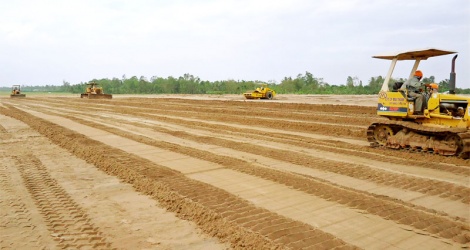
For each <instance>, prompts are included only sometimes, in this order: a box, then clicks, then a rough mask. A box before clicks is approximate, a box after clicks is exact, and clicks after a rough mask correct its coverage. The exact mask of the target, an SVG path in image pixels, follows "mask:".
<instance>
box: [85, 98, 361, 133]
mask: <svg viewBox="0 0 470 250" xmlns="http://www.w3.org/2000/svg"><path fill="white" fill-rule="evenodd" d="M94 109H95V108H93V107H92V108H90V111H92V110H94ZM112 109H116V111H117V112H123V109H127V110H128V112H129V113H136V112H141V110H142V109H141V108H139V109H137V108H129V107H126V106H119V107H118V108H116V107H115V106H113V108H112ZM107 110H109V107H108V108H107ZM145 112H149V111H145ZM155 112H158V114H159V115H160V116H163V115H167V116H174V115H179V116H181V117H186V118H193V119H199V120H206V121H224V122H231V123H236V124H242V125H252V124H256V125H257V126H261V127H270V128H277V129H288V130H292V131H310V132H314V133H320V134H326V133H325V132H324V131H323V129H322V127H324V126H325V123H329V122H331V121H328V119H327V120H324V118H323V119H322V118H321V117H324V116H321V117H320V118H318V119H315V120H316V122H314V123H309V122H308V121H305V120H302V121H287V120H286V121H284V122H283V123H279V122H278V121H277V120H275V119H273V118H276V116H275V115H272V116H268V115H262V116H259V115H258V116H254V117H253V118H249V117H246V116H240V117H238V116H236V115H230V116H215V115H211V114H205V112H197V113H196V112H194V113H190V112H187V111H184V110H183V111H181V112H183V113H181V112H176V111H168V110H155ZM152 113H153V112H152ZM175 113H177V114H175ZM178 113H179V114H178ZM263 117H268V118H269V119H263ZM319 122H323V123H319ZM336 124H339V125H338V127H337V128H336V129H335V130H334V131H329V133H332V132H333V133H335V135H338V136H349V137H362V136H363V134H364V133H365V132H366V127H367V125H368V124H369V123H368V122H366V123H364V122H362V123H361V124H362V125H363V128H361V127H354V128H352V127H348V126H345V124H344V123H343V124H342V123H341V120H337V121H336Z"/></svg>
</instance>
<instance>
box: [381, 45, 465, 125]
mask: <svg viewBox="0 0 470 250" xmlns="http://www.w3.org/2000/svg"><path fill="white" fill-rule="evenodd" d="M455 53H457V52H455V51H449V50H441V49H435V48H429V49H422V50H411V51H404V52H399V53H392V54H385V55H377V56H373V58H378V59H385V60H391V64H390V68H389V70H388V73H387V75H386V77H385V80H384V83H383V84H382V87H381V90H380V92H379V100H378V106H377V114H378V115H380V116H385V117H388V118H390V119H392V118H393V117H396V118H406V119H423V118H430V117H431V114H430V111H432V110H435V109H438V108H439V106H440V105H441V103H442V102H446V99H447V100H449V102H452V104H453V105H454V104H456V103H459V102H460V105H463V104H464V102H465V103H466V98H460V97H458V96H455V95H452V92H454V90H451V91H450V92H451V95H443V94H439V93H428V96H426V97H425V98H424V99H425V100H424V102H425V103H424V104H423V105H424V106H425V107H427V108H425V109H424V113H423V115H414V114H413V113H414V111H415V109H414V101H415V100H414V99H415V98H413V97H410V96H409V95H408V92H407V90H399V89H398V86H394V88H393V90H392V91H390V90H389V82H390V79H391V78H392V74H393V71H394V69H395V65H396V64H397V62H398V61H403V60H414V64H413V67H412V68H411V71H410V75H409V77H408V79H410V78H412V77H413V75H414V72H415V71H416V70H417V69H418V66H419V64H420V62H421V61H422V60H427V59H428V58H431V57H436V56H443V55H449V54H455ZM456 57H457V55H456V56H454V59H453V63H454V61H455V59H456ZM453 68H454V66H452V71H453V70H454V69H453ZM451 81H453V85H454V89H455V72H451ZM454 93H455V92H454ZM465 108H466V104H465ZM432 115H434V116H438V115H439V114H432Z"/></svg>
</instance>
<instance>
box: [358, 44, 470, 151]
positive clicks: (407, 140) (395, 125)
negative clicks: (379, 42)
mask: <svg viewBox="0 0 470 250" xmlns="http://www.w3.org/2000/svg"><path fill="white" fill-rule="evenodd" d="M456 53H457V52H454V51H447V50H440V49H434V48H430V49H423V50H412V51H405V52H400V53H394V54H387V55H378V56H373V58H378V59H385V60H391V65H390V69H389V71H388V74H387V76H386V77H385V81H384V83H383V85H382V88H381V90H380V92H379V96H378V105H377V115H379V116H381V117H385V118H388V120H383V121H377V122H373V123H372V124H371V125H370V126H369V127H368V129H367V138H368V141H369V142H370V145H371V146H372V147H385V148H392V149H404V150H410V151H419V152H429V153H434V154H440V155H447V156H457V157H460V158H463V159H469V158H470V106H469V103H470V97H465V96H459V95H456V94H455V79H456V74H455V60H456V59H457V55H455V56H454V57H453V59H452V64H451V73H450V78H449V91H448V93H439V92H437V91H435V90H434V91H433V90H432V88H428V89H430V90H431V91H429V92H426V91H423V90H421V92H419V90H415V93H421V94H422V95H423V96H424V98H423V99H424V105H423V109H422V110H415V98H416V95H414V96H413V95H410V93H409V91H411V90H408V89H407V88H401V87H399V86H400V85H401V84H403V83H395V84H394V86H393V88H392V90H390V89H389V82H390V79H391V76H392V73H393V70H394V68H395V65H396V63H397V62H398V61H403V60H412V61H414V65H413V67H412V69H411V73H410V76H409V79H410V78H412V77H413V75H414V74H415V72H416V71H417V68H418V65H419V63H420V61H422V60H427V59H428V58H431V57H436V56H444V55H450V54H456ZM434 86H435V85H434ZM416 111H418V112H416Z"/></svg>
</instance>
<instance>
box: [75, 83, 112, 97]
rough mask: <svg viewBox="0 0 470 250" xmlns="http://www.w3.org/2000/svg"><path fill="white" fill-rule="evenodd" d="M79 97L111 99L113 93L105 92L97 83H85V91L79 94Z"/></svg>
mask: <svg viewBox="0 0 470 250" xmlns="http://www.w3.org/2000/svg"><path fill="white" fill-rule="evenodd" d="M80 98H88V99H112V98H113V95H111V94H105V93H104V91H103V88H102V87H98V83H95V82H90V83H87V88H86V90H85V93H83V94H81V95H80Z"/></svg>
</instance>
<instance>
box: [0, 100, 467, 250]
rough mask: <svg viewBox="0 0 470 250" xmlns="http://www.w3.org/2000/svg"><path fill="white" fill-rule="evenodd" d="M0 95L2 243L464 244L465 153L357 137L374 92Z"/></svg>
mask: <svg viewBox="0 0 470 250" xmlns="http://www.w3.org/2000/svg"><path fill="white" fill-rule="evenodd" d="M113 98H114V99H112V100H88V99H80V98H79V97H78V96H47V95H43V96H34V95H32V96H30V95H28V96H27V97H26V98H21V99H10V98H9V97H0V156H1V164H0V236H1V237H0V249H333V248H335V249H336V248H338V249H461V248H469V246H470V160H463V159H458V158H454V157H444V156H439V155H433V154H424V153H419V152H408V151H398V150H387V149H382V148H371V147H369V145H368V143H367V140H366V129H367V127H368V125H369V124H370V123H372V122H373V121H376V120H377V119H380V118H378V117H377V115H376V110H375V106H376V96H322V95H278V96H276V99H275V100H272V101H264V100H245V99H243V96H241V95H217V96H211V95H146V96H131V95H126V96H124V95H114V96H113Z"/></svg>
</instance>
